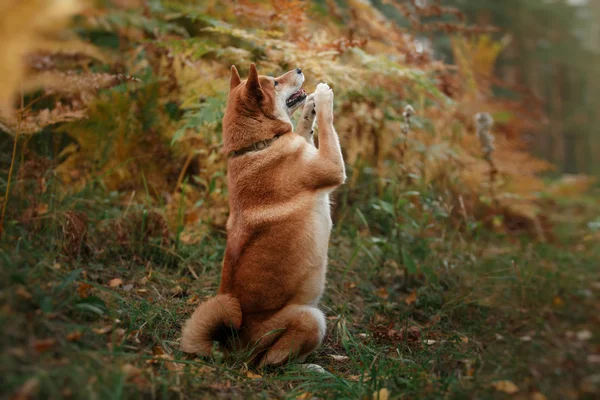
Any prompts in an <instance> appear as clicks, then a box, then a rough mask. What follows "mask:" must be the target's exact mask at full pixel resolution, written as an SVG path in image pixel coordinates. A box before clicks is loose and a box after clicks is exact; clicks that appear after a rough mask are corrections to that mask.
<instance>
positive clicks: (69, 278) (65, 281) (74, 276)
mask: <svg viewBox="0 0 600 400" xmlns="http://www.w3.org/2000/svg"><path fill="white" fill-rule="evenodd" d="M81 271H83V268H77V269H76V270H74V271H71V273H70V274H69V275H67V276H66V277H65V279H63V281H62V283H61V284H60V286H59V287H58V290H63V289H64V288H65V287H66V286H67V285H70V284H71V283H73V282H75V279H77V277H78V276H79V274H80V273H81Z"/></svg>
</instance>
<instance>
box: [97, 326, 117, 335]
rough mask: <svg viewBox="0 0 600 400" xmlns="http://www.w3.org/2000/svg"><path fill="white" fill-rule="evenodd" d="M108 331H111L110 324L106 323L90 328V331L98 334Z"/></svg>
mask: <svg viewBox="0 0 600 400" xmlns="http://www.w3.org/2000/svg"><path fill="white" fill-rule="evenodd" d="M110 331H112V325H106V326H103V327H101V328H93V329H92V332H94V333H96V334H98V335H106V334H107V333H109V332H110Z"/></svg>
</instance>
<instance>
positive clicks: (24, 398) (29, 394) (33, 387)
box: [11, 377, 40, 400]
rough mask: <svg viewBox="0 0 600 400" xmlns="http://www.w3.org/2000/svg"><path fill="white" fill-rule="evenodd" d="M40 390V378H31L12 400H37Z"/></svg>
mask: <svg viewBox="0 0 600 400" xmlns="http://www.w3.org/2000/svg"><path fill="white" fill-rule="evenodd" d="M39 388H40V380H39V379H38V378H35V377H34V378H29V379H27V380H26V381H25V383H24V384H23V386H21V387H20V388H19V390H18V391H17V393H15V394H14V396H13V397H11V400H28V399H34V398H36V395H37V392H38V390H39Z"/></svg>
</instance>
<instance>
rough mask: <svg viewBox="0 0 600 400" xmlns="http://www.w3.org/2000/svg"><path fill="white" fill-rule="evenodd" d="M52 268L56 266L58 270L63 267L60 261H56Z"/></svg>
mask: <svg viewBox="0 0 600 400" xmlns="http://www.w3.org/2000/svg"><path fill="white" fill-rule="evenodd" d="M52 268H54V269H55V270H57V271H58V270H59V269H61V268H62V266H61V265H60V264H59V263H57V262H55V263H54V265H52Z"/></svg>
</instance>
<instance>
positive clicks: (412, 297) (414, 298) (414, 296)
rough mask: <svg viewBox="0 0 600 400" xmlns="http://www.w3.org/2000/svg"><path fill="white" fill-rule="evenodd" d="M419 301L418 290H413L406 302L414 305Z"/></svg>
mask: <svg viewBox="0 0 600 400" xmlns="http://www.w3.org/2000/svg"><path fill="white" fill-rule="evenodd" d="M416 301H417V289H413V291H412V292H411V293H410V294H409V295H408V297H407V298H406V299H404V302H405V303H406V304H408V305H410V304H413V303H414V302H416Z"/></svg>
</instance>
